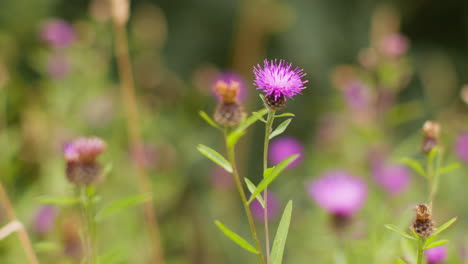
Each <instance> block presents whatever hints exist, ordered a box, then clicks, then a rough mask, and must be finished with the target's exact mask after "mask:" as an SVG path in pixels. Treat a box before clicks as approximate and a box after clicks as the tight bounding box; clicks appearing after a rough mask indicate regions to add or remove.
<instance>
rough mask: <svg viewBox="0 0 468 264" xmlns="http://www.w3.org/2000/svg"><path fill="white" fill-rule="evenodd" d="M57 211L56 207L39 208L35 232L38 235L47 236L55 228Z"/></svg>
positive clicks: (35, 219) (45, 206)
mask: <svg viewBox="0 0 468 264" xmlns="http://www.w3.org/2000/svg"><path fill="white" fill-rule="evenodd" d="M56 216H57V210H56V209H55V207H54V206H51V205H44V206H41V207H40V208H39V210H38V211H37V213H36V216H35V218H34V231H35V232H36V233H38V234H46V233H49V232H50V231H51V229H52V228H53V227H54V223H55V217H56Z"/></svg>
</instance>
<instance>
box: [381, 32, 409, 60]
mask: <svg viewBox="0 0 468 264" xmlns="http://www.w3.org/2000/svg"><path fill="white" fill-rule="evenodd" d="M408 46H409V44H408V39H407V38H406V37H405V36H403V35H401V34H398V33H395V34H392V35H389V36H386V37H385V38H383V39H382V41H381V43H380V50H381V51H382V53H383V54H384V55H386V56H388V57H392V58H396V57H400V56H402V55H404V54H405V53H406V51H407V50H408Z"/></svg>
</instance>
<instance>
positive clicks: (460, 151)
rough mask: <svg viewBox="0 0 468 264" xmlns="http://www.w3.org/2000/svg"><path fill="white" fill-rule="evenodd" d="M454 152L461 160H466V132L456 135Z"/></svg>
mask: <svg viewBox="0 0 468 264" xmlns="http://www.w3.org/2000/svg"><path fill="white" fill-rule="evenodd" d="M455 153H456V154H457V156H458V158H459V159H460V160H462V161H463V162H468V132H463V133H461V134H460V135H458V137H457V139H456V141H455Z"/></svg>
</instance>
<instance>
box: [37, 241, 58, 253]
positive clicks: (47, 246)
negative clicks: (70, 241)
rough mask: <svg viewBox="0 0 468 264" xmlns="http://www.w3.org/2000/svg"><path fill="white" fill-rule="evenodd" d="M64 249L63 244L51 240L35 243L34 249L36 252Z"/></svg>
mask: <svg viewBox="0 0 468 264" xmlns="http://www.w3.org/2000/svg"><path fill="white" fill-rule="evenodd" d="M61 249H62V245H59V244H57V243H55V242H50V241H42V242H38V243H36V244H34V250H35V251H36V252H41V253H42V252H49V253H50V252H53V251H60V250H61Z"/></svg>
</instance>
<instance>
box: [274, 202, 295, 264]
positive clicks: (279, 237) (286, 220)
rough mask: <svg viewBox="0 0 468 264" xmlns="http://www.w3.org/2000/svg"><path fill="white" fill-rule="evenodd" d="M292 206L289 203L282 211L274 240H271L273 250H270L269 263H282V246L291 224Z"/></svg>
mask: <svg viewBox="0 0 468 264" xmlns="http://www.w3.org/2000/svg"><path fill="white" fill-rule="evenodd" d="M292 208H293V204H292V201H289V202H288V204H287V205H286V208H285V209H284V212H283V216H282V217H281V221H280V223H279V225H278V230H277V231H276V235H275V239H274V240H273V248H272V249H271V263H272V264H281V263H282V262H283V252H284V246H285V245H286V239H287V237H288V231H289V224H290V223H291V214H292Z"/></svg>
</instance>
